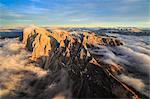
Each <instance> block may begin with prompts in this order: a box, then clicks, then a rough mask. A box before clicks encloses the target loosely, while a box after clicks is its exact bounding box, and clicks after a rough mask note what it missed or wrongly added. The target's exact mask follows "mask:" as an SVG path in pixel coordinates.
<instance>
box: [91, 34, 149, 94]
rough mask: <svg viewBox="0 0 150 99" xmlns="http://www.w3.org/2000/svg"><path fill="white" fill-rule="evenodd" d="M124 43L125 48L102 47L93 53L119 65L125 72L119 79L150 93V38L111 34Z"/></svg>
mask: <svg viewBox="0 0 150 99" xmlns="http://www.w3.org/2000/svg"><path fill="white" fill-rule="evenodd" d="M107 35H111V36H116V37H117V38H119V39H120V40H122V41H123V42H124V44H125V45H124V46H118V47H101V46H99V49H94V50H92V51H91V52H92V53H94V54H98V55H103V56H104V57H103V58H102V60H103V61H104V62H106V63H109V64H119V65H120V66H122V67H123V68H124V70H125V71H124V72H123V73H122V74H121V75H119V76H118V77H119V78H120V79H121V80H122V81H124V82H126V83H127V84H129V85H130V86H132V87H134V88H135V89H137V90H138V91H140V92H142V93H143V94H145V95H147V96H149V93H150V80H149V79H150V78H149V77H150V37H149V36H129V35H119V34H110V33H107Z"/></svg>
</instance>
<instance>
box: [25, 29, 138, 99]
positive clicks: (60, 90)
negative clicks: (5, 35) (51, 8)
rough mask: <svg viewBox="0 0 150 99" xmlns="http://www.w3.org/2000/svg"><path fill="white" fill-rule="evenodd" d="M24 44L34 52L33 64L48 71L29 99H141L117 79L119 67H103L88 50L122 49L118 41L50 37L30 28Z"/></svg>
mask: <svg viewBox="0 0 150 99" xmlns="http://www.w3.org/2000/svg"><path fill="white" fill-rule="evenodd" d="M23 43H24V46H25V47H26V48H27V49H28V50H30V51H31V52H32V56H31V60H34V61H40V64H41V67H42V68H44V69H45V70H48V71H49V73H48V75H47V76H45V77H44V78H41V79H37V80H36V81H35V82H34V84H32V86H30V87H29V89H28V90H30V91H29V93H27V94H28V95H29V97H34V98H42V97H44V98H53V97H57V96H59V95H60V94H61V96H62V97H66V98H138V95H137V93H136V92H134V91H133V90H132V88H130V87H129V86H127V85H126V84H124V83H122V82H121V81H120V80H118V78H116V77H115V74H117V73H118V72H121V67H120V66H119V65H109V66H108V64H103V63H101V61H97V60H96V59H95V58H94V57H93V55H92V54H91V53H90V51H89V50H88V47H92V46H95V45H99V46H121V45H123V43H122V41H120V40H118V39H116V38H113V37H106V36H105V37H103V36H97V35H95V34H94V33H83V34H77V35H71V34H69V33H68V32H52V33H50V32H48V31H46V30H45V29H43V28H39V27H29V28H26V29H24V35H23ZM41 86H42V87H41ZM31 93H32V94H31Z"/></svg>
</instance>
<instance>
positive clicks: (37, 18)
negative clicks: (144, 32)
mask: <svg viewBox="0 0 150 99" xmlns="http://www.w3.org/2000/svg"><path fill="white" fill-rule="evenodd" d="M149 17H150V0H0V25H2V26H9V25H16V26H20V25H30V24H35V25H41V26H87V27H96V26H104V27H107V26H108V27H110V26H111V27H115V26H136V27H149V26H150V18H149Z"/></svg>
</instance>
